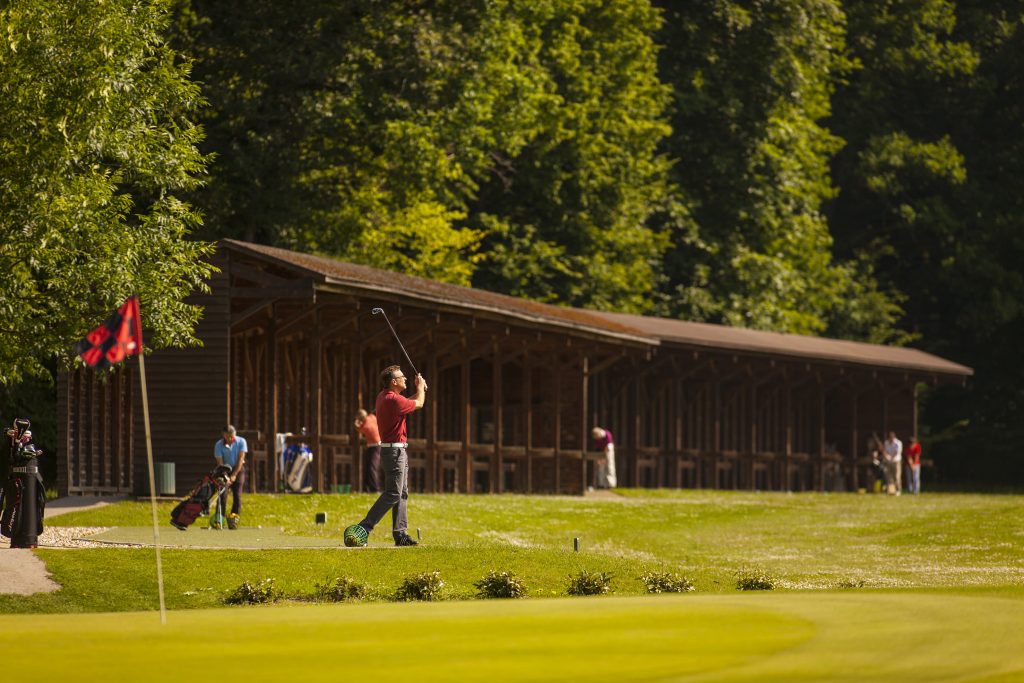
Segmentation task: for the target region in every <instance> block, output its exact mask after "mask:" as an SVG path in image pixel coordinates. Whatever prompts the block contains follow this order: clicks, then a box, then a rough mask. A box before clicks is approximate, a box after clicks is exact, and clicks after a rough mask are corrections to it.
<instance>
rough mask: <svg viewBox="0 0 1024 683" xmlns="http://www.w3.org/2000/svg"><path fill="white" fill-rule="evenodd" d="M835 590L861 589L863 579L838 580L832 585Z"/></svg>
mask: <svg viewBox="0 0 1024 683" xmlns="http://www.w3.org/2000/svg"><path fill="white" fill-rule="evenodd" d="M832 585H833V587H835V588H844V589H845V588H863V587H864V585H865V584H864V579H839V580H838V581H836V582H835V583H834V584H832Z"/></svg>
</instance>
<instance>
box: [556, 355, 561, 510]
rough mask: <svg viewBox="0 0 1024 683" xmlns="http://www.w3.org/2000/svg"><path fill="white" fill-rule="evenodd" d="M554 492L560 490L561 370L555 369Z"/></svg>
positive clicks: (559, 367)
mask: <svg viewBox="0 0 1024 683" xmlns="http://www.w3.org/2000/svg"><path fill="white" fill-rule="evenodd" d="M554 445H555V493H561V492H562V486H561V483H562V480H561V470H562V371H561V365H559V366H558V368H556V369H555V444H554Z"/></svg>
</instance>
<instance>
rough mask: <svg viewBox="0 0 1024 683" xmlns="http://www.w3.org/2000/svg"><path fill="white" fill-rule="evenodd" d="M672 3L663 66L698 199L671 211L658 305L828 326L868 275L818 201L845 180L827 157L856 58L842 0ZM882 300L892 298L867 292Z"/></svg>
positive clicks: (793, 325)
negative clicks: (850, 262) (857, 267)
mask: <svg viewBox="0 0 1024 683" xmlns="http://www.w3.org/2000/svg"><path fill="white" fill-rule="evenodd" d="M663 6H664V10H665V25H664V28H663V30H662V32H661V39H662V40H663V41H664V44H665V49H664V50H663V51H662V53H661V73H662V77H663V78H665V79H666V80H668V82H670V83H671V84H672V85H673V89H674V95H675V108H674V112H673V117H672V126H673V132H672V135H671V137H670V138H669V140H668V141H667V143H666V147H667V149H668V150H669V154H670V155H671V156H672V158H674V159H678V160H679V161H678V163H677V164H676V165H675V166H674V169H673V180H674V182H675V183H676V184H677V185H678V193H679V194H678V196H679V198H680V201H681V202H683V203H684V204H686V205H687V206H688V207H689V208H690V211H689V212H688V213H686V214H685V215H683V218H682V219H680V220H676V221H675V222H674V224H672V230H673V235H674V238H673V249H672V251H671V253H669V255H668V257H667V259H666V275H667V277H668V280H667V282H666V288H667V289H666V295H667V298H666V300H665V301H664V302H663V304H662V305H661V307H660V309H661V312H662V313H664V314H667V315H673V316H676V315H678V316H682V317H687V318H690V319H696V320H707V321H712V322H723V323H727V324H730V325H736V326H742V327H755V328H761V329H772V330H777V331H783V332H796V333H801V334H817V333H821V332H823V331H825V330H826V328H827V327H828V323H829V319H830V317H831V316H832V315H833V314H834V311H835V310H836V308H837V307H840V306H842V305H843V304H844V301H845V297H846V296H848V295H849V294H851V293H855V291H854V290H855V289H856V285H855V284H854V282H855V278H857V277H863V273H856V272H854V270H853V269H852V268H849V267H845V266H844V265H843V264H841V263H835V262H833V258H832V237H831V234H830V232H829V226H828V223H827V221H826V219H825V216H824V214H823V212H822V205H823V203H824V202H825V201H826V200H828V199H830V198H832V197H833V196H835V194H836V188H835V186H834V185H833V184H832V182H831V180H830V176H829V166H828V165H829V161H830V159H831V157H832V156H833V155H834V154H835V153H836V152H837V151H838V150H839V149H840V148H841V147H842V144H843V141H842V139H841V138H839V137H838V136H836V135H835V134H833V133H832V132H831V131H829V130H828V129H826V128H825V127H824V125H823V121H824V120H825V119H827V118H828V117H829V116H830V115H831V111H832V107H831V95H832V92H833V89H834V87H835V84H836V83H837V81H838V80H839V79H840V78H842V77H843V75H844V74H846V73H847V72H848V71H849V69H850V67H851V65H850V63H849V61H848V59H847V56H846V54H845V51H844V40H845V31H844V28H845V27H844V16H843V12H842V9H841V6H840V3H839V2H838V0H811V1H803V0H792V1H788V2H775V3H760V4H756V5H754V6H753V7H749V6H748V5H747V4H745V3H738V2H733V1H731V0H715V1H714V2H704V3H690V4H685V3H684V4H679V3H664V4H663ZM876 304H881V305H883V306H885V305H888V304H889V302H887V301H885V300H884V299H883V300H881V301H879V300H878V298H877V297H876V298H874V299H872V298H865V299H862V300H861V301H859V302H857V305H858V306H860V307H862V308H863V307H872V308H873V307H874V306H875V305H876ZM865 315H867V316H868V317H872V318H873V319H874V320H876V321H881V322H885V323H887V322H890V319H891V312H883V313H882V314H881V315H876V314H873V313H865ZM848 327H852V325H848ZM857 331H858V332H859V333H860V334H861V335H866V331H865V330H863V329H860V328H859V326H858V328H857Z"/></svg>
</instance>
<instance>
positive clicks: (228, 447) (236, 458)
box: [213, 425, 249, 529]
mask: <svg viewBox="0 0 1024 683" xmlns="http://www.w3.org/2000/svg"><path fill="white" fill-rule="evenodd" d="M248 450H249V444H247V443H246V442H245V439H243V438H242V437H240V436H237V435H236V434H235V428H234V426H232V425H228V426H226V427H224V438H222V439H221V440H220V441H218V442H217V445H216V446H214V447H213V457H214V458H216V460H217V464H218V465H227V466H228V467H230V468H231V477H230V479H229V481H230V486H231V514H230V515H228V518H227V520H228V528H229V529H237V528H238V523H239V520H240V519H241V514H242V489H243V488H245V454H246V453H247V452H248ZM226 497H227V496H223V495H222V496H221V497H220V498H218V499H217V510H218V512H219V513H220V515H221V517H223V515H224V506H225V504H224V499H225V498H226Z"/></svg>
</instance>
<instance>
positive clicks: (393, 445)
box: [380, 443, 409, 448]
mask: <svg viewBox="0 0 1024 683" xmlns="http://www.w3.org/2000/svg"><path fill="white" fill-rule="evenodd" d="M380 447H381V448H408V447H409V444H407V443H381V445H380Z"/></svg>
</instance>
